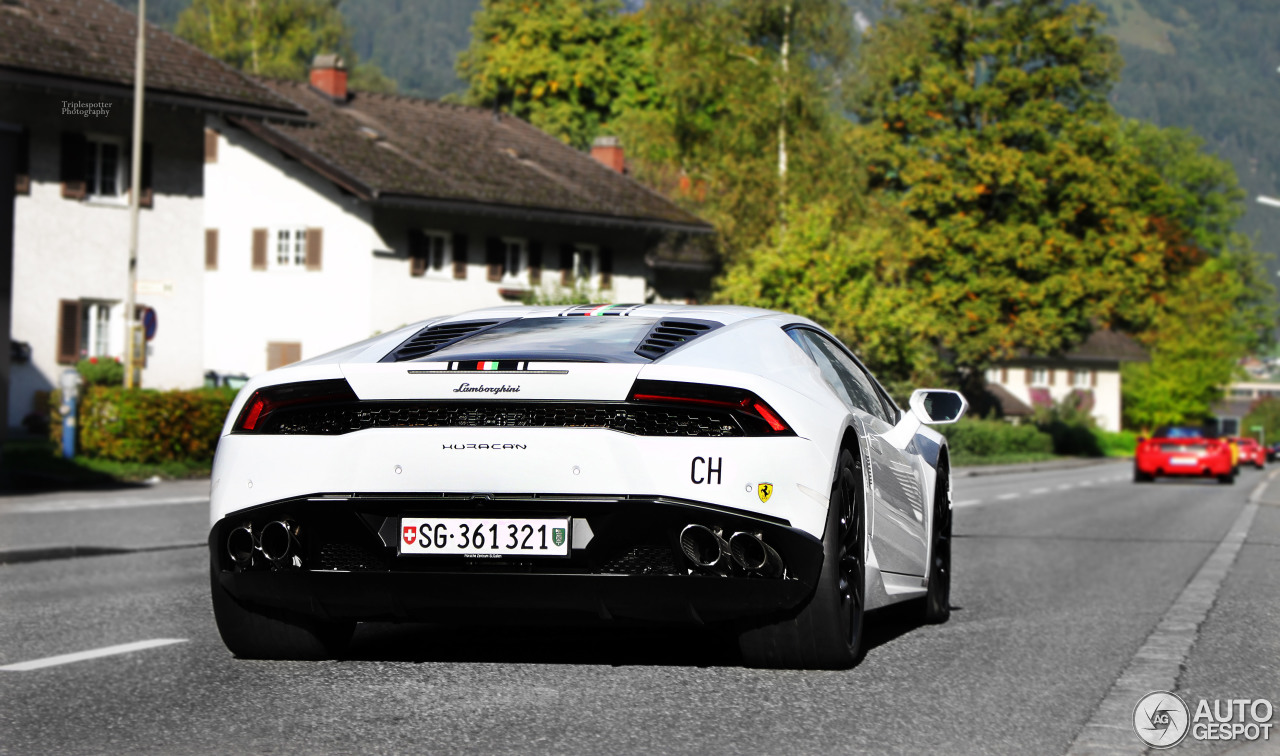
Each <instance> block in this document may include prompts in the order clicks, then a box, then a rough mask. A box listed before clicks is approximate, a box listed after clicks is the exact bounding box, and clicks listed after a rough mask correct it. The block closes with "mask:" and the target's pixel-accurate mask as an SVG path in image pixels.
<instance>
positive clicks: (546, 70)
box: [458, 0, 648, 148]
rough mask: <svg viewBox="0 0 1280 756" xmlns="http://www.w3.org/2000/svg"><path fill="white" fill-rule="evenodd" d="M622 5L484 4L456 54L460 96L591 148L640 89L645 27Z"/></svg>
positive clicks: (582, 0)
mask: <svg viewBox="0 0 1280 756" xmlns="http://www.w3.org/2000/svg"><path fill="white" fill-rule="evenodd" d="M622 8H623V6H622V3H621V0H528V1H527V2H522V3H511V2H502V1H501V0H485V2H484V4H483V6H482V7H481V9H480V10H479V11H478V12H477V13H476V15H475V19H474V22H473V24H472V27H471V33H472V41H471V46H470V47H469V48H467V49H466V50H465V51H463V52H462V53H461V54H460V55H459V56H458V75H459V76H460V77H461V78H462V79H464V80H465V81H466V82H467V84H468V90H467V93H466V95H465V98H464V99H465V100H466V101H467V102H468V103H470V104H473V105H481V106H484V107H498V108H501V109H503V110H506V111H508V112H510V113H513V114H515V115H517V116H519V117H520V118H523V119H525V120H527V121H529V122H530V123H532V124H533V125H534V126H537V127H538V128H540V129H542V130H544V131H546V132H548V133H550V134H553V135H555V136H557V137H559V138H560V139H563V140H564V141H565V142H568V143H569V144H572V145H573V146H575V147H578V148H585V147H587V146H589V145H590V144H591V140H592V139H593V138H595V137H596V136H597V135H599V134H600V133H601V132H602V130H603V129H607V128H609V127H610V126H611V124H612V122H613V121H614V119H615V118H616V117H617V115H618V112H619V108H620V107H621V104H622V102H623V101H624V100H625V99H627V98H628V97H632V98H634V97H635V96H636V90H637V89H638V88H641V87H643V86H644V79H645V76H646V72H645V71H644V70H643V68H642V66H641V64H640V60H639V58H640V54H641V51H642V50H643V48H644V46H645V45H646V43H647V36H648V29H647V27H646V26H645V25H644V24H643V23H642V22H641V20H640V18H639V16H638V15H632V14H624V13H622Z"/></svg>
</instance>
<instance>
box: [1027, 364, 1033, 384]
mask: <svg viewBox="0 0 1280 756" xmlns="http://www.w3.org/2000/svg"><path fill="white" fill-rule="evenodd" d="M1031 375H1032V373H1031V368H1027V376H1026V382H1027V385H1028V386H1030V385H1031Z"/></svg>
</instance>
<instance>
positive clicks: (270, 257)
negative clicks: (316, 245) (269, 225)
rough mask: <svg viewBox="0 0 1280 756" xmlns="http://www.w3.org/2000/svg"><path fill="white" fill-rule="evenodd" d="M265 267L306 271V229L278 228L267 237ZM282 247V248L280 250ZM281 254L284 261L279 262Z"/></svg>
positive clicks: (295, 227)
mask: <svg viewBox="0 0 1280 756" xmlns="http://www.w3.org/2000/svg"><path fill="white" fill-rule="evenodd" d="M268 240H269V244H270V245H271V246H270V248H269V249H268V250H267V267H268V268H270V269H274V270H306V269H307V227H306V226H279V227H277V228H274V229H272V231H271V235H270V236H269V237H268ZM282 245H283V248H282ZM281 253H283V254H284V259H283V260H281Z"/></svg>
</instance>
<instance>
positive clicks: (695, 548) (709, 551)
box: [680, 524, 729, 568]
mask: <svg viewBox="0 0 1280 756" xmlns="http://www.w3.org/2000/svg"><path fill="white" fill-rule="evenodd" d="M680 550H681V551H683V552H684V555H685V557H686V558H687V559H688V560H689V561H690V562H692V563H693V565H694V566H696V567H704V568H705V567H716V566H717V565H720V564H721V563H722V562H723V561H725V557H726V555H727V554H728V553H729V544H727V543H725V540H724V539H723V538H721V537H720V535H719V534H718V533H716V532H715V531H714V530H712V529H711V528H708V527H707V526H706V525H697V524H690V525H685V526H684V530H681V531H680Z"/></svg>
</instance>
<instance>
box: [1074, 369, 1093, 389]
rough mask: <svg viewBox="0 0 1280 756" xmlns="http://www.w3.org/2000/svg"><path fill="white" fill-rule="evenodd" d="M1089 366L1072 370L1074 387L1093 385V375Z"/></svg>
mask: <svg viewBox="0 0 1280 756" xmlns="http://www.w3.org/2000/svg"><path fill="white" fill-rule="evenodd" d="M1092 372H1093V371H1091V370H1088V369H1087V368H1076V369H1075V370H1072V371H1071V387H1072V388H1089V387H1090V386H1092V385H1093V375H1092Z"/></svg>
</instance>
